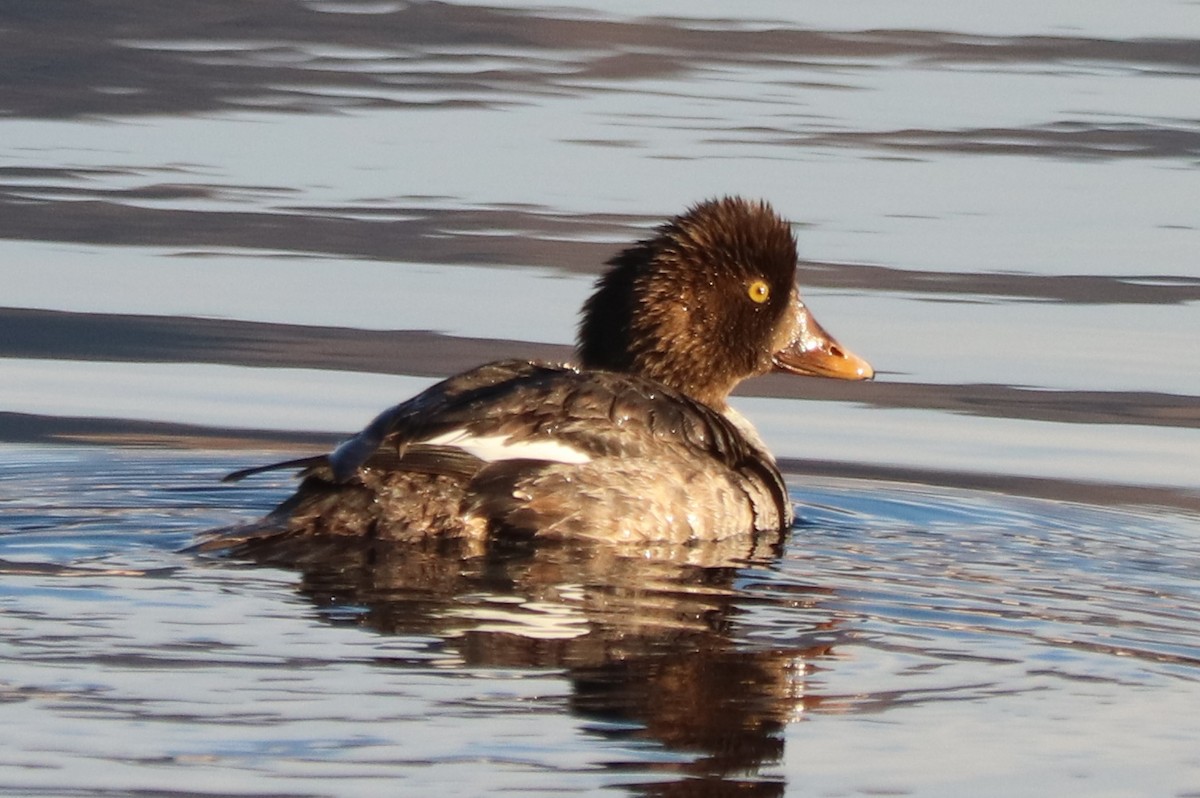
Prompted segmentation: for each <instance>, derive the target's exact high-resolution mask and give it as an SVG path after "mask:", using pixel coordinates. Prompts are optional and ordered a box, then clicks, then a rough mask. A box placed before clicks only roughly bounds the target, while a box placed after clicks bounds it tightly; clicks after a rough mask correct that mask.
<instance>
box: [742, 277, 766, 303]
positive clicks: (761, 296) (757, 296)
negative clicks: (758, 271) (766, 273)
mask: <svg viewBox="0 0 1200 798" xmlns="http://www.w3.org/2000/svg"><path fill="white" fill-rule="evenodd" d="M746 293H747V294H748V295H749V297H750V298H751V299H753V300H754V301H755V302H757V303H758V304H760V305H761V304H762V303H764V302H766V301H767V300H768V299H770V298H771V286H769V285H767V281H766V280H755V281H753V282H752V283H750V285H748V286H746Z"/></svg>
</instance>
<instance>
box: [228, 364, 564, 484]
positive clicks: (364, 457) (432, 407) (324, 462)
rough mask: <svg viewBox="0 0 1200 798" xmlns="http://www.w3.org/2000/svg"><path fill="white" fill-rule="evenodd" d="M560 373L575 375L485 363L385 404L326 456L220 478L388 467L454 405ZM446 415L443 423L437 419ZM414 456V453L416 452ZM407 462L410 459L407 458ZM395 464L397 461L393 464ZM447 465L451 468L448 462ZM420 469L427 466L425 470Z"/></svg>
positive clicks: (340, 474)
mask: <svg viewBox="0 0 1200 798" xmlns="http://www.w3.org/2000/svg"><path fill="white" fill-rule="evenodd" d="M563 372H570V373H574V372H573V369H570V368H568V367H566V366H558V365H550V364H546V363H536V362H531V361H525V360H504V361H498V362H496V363H488V364H486V365H484V366H480V367H479V368H476V369H472V370H471V371H466V372H463V373H462V374H458V375H456V376H453V377H450V378H449V379H445V380H442V381H441V382H439V383H437V384H436V385H432V386H430V387H429V388H427V389H425V390H424V391H422V392H421V393H419V394H417V395H416V396H414V397H413V398H411V399H409V400H407V401H405V402H401V403H400V404H398V405H396V406H395V407H391V408H388V409H387V410H385V411H383V412H382V413H380V414H379V415H378V416H376V417H375V419H374V420H372V421H371V423H370V424H368V425H367V426H366V427H365V428H364V429H363V430H362V432H359V433H358V434H357V435H355V436H354V437H352V438H348V439H346V440H345V441H343V442H342V443H341V444H339V445H338V447H337V448H336V449H334V450H333V451H332V452H331V453H329V454H328V455H324V454H322V455H316V456H313V457H301V458H296V459H293V460H284V461H282V462H278V463H271V464H270V465H263V466H254V467H251V468H244V469H241V470H239V471H234V472H233V473H231V474H228V475H226V476H225V478H224V479H223V481H224V482H237V481H239V480H242V479H245V478H246V477H249V476H253V475H255V474H262V473H266V472H269V471H284V470H289V469H302V470H303V471H304V472H305V473H310V472H313V471H316V470H320V469H323V468H328V469H330V470H331V472H332V476H333V479H334V480H335V481H338V482H344V481H346V480H347V479H349V478H350V477H351V476H353V475H354V472H355V471H357V470H358V469H359V468H360V467H362V466H363V465H364V464H366V463H367V461H368V460H370V459H372V458H377V459H378V460H382V461H385V462H381V463H380V466H381V467H388V465H389V463H387V462H386V461H388V460H391V461H397V460H398V458H399V457H400V455H402V454H404V453H405V449H406V448H407V446H408V444H409V443H411V442H413V441H417V440H420V438H422V437H429V436H431V435H436V434H437V433H438V432H439V431H440V430H443V429H452V428H454V426H455V421H454V419H456V418H457V417H459V416H461V412H460V413H454V412H452V411H454V409H455V408H459V407H462V406H463V405H464V404H466V405H476V404H478V403H480V402H486V401H487V400H488V399H489V398H494V397H496V396H497V395H499V394H501V393H502V392H504V391H505V390H506V386H508V384H509V383H511V382H513V381H520V380H522V379H524V378H527V377H534V376H546V375H553V374H559V373H563ZM441 419H447V421H446V422H445V423H439V420H441ZM385 440H386V441H387V442H388V444H389V446H390V448H391V449H392V452H391V454H390V456H389V455H388V454H387V453H383V452H381V451H380V449H381V447H382V446H383V444H384V442H385ZM412 454H414V455H416V454H417V453H416V452H413V453H412ZM412 459H413V462H414V464H420V463H424V464H425V465H429V466H430V467H431V468H437V467H438V466H436V465H431V463H432V461H431V457H430V452H425V453H424V455H423V456H422V457H421V458H412ZM405 462H406V464H407V463H408V462H409V460H408V459H406V460H405ZM391 465H392V467H395V465H396V463H395V462H393V463H391ZM450 467H453V465H452V464H451V466H450ZM418 470H426V469H424V468H421V469H418Z"/></svg>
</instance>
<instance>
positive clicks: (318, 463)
mask: <svg viewBox="0 0 1200 798" xmlns="http://www.w3.org/2000/svg"><path fill="white" fill-rule="evenodd" d="M328 465H329V457H328V456H327V455H324V454H319V455H316V456H315V457H298V458H296V459H295V460H284V461H283V462H282V463H271V464H270V465H264V466H253V467H251V468H243V469H240V470H238V471H234V472H233V473H232V474H226V475H225V476H224V477H222V478H221V481H222V482H240V481H241V480H243V479H245V478H246V477H252V476H254V475H255V474H264V473H266V472H268V471H286V470H288V469H291V468H299V469H309V468H320V467H322V466H328Z"/></svg>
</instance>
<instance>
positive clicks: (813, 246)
mask: <svg viewBox="0 0 1200 798" xmlns="http://www.w3.org/2000/svg"><path fill="white" fill-rule="evenodd" d="M1196 31H1200V7H1197V6H1196V4H1195V3H1189V2H1183V1H1182V0H1155V2H1151V3H1140V4H1132V3H1125V2H1105V3H1097V4H1092V5H1091V6H1089V8H1088V13H1087V14H1081V13H1080V10H1079V8H1078V7H1077V6H1076V5H1074V4H1071V3H1064V2H1038V3H1032V2H1021V3H1017V4H1015V5H1014V4H1008V5H1006V6H1004V7H1003V11H999V10H995V9H985V8H979V7H974V6H971V5H967V4H959V3H947V2H936V3H923V4H921V5H920V7H919V8H917V7H906V6H903V5H897V4H895V3H883V2H874V1H872V2H861V3H855V4H849V5H847V4H817V5H815V6H814V5H812V4H806V5H796V4H792V3H777V2H771V3H757V4H754V6H753V8H748V9H742V8H740V7H739V8H737V9H733V8H730V7H727V4H723V5H720V6H717V5H715V4H703V3H702V4H692V5H690V6H688V7H687V8H686V9H684V8H680V7H677V4H668V3H657V2H654V3H649V4H647V3H645V2H639V3H622V4H607V5H605V6H604V7H603V8H599V7H596V6H594V5H591V4H588V3H586V2H577V3H564V4H558V5H556V6H554V7H532V6H529V5H528V4H526V3H519V2H503V3H493V4H489V5H487V6H477V5H472V4H467V3H411V4H409V3H374V2H367V3H362V2H338V1H336V0H330V1H329V2H297V1H296V0H263V1H262V2H256V3H254V4H245V3H241V2H234V0H228V1H226V0H218V1H217V2H208V3H204V4H199V5H194V6H180V5H178V4H171V6H170V8H169V9H168V7H167V5H165V4H156V3H147V2H145V0H117V1H116V2H108V3H105V4H103V5H97V6H86V7H84V6H80V4H78V3H69V2H53V1H47V0H43V1H42V2H39V3H37V4H25V5H13V4H10V5H9V6H6V7H5V8H4V9H3V10H0V67H3V68H0V141H3V143H4V146H3V149H2V150H0V561H2V562H0V595H2V596H3V599H2V600H3V604H2V605H0V606H2V607H3V612H4V614H3V616H0V630H2V631H0V647H2V648H3V652H4V661H5V665H4V666H3V668H2V669H0V704H2V705H3V707H4V710H3V711H4V720H5V723H4V724H2V725H0V728H2V729H3V731H0V736H2V737H3V745H2V746H0V750H3V751H4V753H3V754H2V755H0V790H2V791H5V792H9V793H12V794H22V795H25V794H46V795H62V794H69V795H110V794H114V793H122V794H123V793H129V792H135V791H142V792H145V793H147V794H184V793H186V794H203V795H230V794H238V795H245V794H261V795H334V794H337V795H346V794H364V795H365V794H378V793H379V792H380V791H382V790H391V791H400V792H412V793H413V794H423V793H429V792H435V791H436V792H439V793H445V794H461V795H474V794H479V793H482V792H485V791H499V790H512V791H520V792H523V793H525V792H533V793H536V792H538V791H541V792H545V793H554V794H559V793H561V792H569V791H578V792H608V791H614V792H619V793H629V792H634V793H640V794H653V795H678V794H704V795H716V794H724V793H726V792H733V791H737V790H745V791H749V792H750V793H751V794H762V795H776V794H786V793H791V794H827V795H847V794H863V793H867V794H871V793H880V792H883V793H889V794H891V793H900V794H909V793H911V794H921V795H961V794H964V793H970V794H973V795H985V794H996V795H1000V794H1004V795H1008V794H1013V793H1021V794H1046V795H1051V794H1053V795H1058V794H1063V793H1070V794H1075V793H1085V794H1089V795H1130V794H1154V795H1195V794H1200V758H1198V757H1197V755H1196V753H1195V752H1196V751H1198V750H1200V728H1198V726H1197V721H1196V720H1195V719H1194V715H1195V713H1194V712H1191V711H1189V710H1190V708H1191V707H1192V706H1195V705H1196V704H1197V700H1196V699H1197V696H1196V684H1197V677H1198V675H1200V669H1198V667H1197V664H1198V660H1200V656H1198V651H1200V635H1198V634H1197V632H1196V629H1197V628H1198V626H1197V620H1200V619H1198V617H1197V616H1198V615H1200V595H1198V594H1200V568H1198V567H1197V566H1198V565H1200V563H1198V541H1200V521H1198V520H1197V518H1198V516H1197V512H1200V457H1198V455H1197V452H1200V376H1198V375H1200V369H1197V368H1196V364H1197V357H1196V346H1195V342H1196V340H1197V336H1198V335H1200V310H1198V303H1200V267H1198V266H1197V259H1196V252H1197V244H1198V241H1200V239H1198V238H1197V222H1196V213H1195V208H1196V198H1197V197H1200V171H1198V170H1197V168H1196V167H1197V164H1198V160H1200V120H1198V118H1197V117H1196V114H1195V112H1194V111H1193V110H1192V109H1193V108H1194V107H1195V100H1194V98H1195V96H1196V89H1197V78H1198V77H1200V43H1198V42H1197V39H1196V35H1195V32H1196ZM726 193H736V194H743V195H747V196H751V197H763V198H765V199H768V200H770V201H771V202H772V203H773V204H774V205H775V207H776V208H777V209H778V210H779V211H780V212H781V213H782V214H784V215H785V216H786V217H787V218H788V219H790V220H792V221H793V223H794V225H795V229H796V233H797V238H798V241H799V245H800V250H801V254H802V258H803V262H802V264H801V272H800V280H801V283H802V286H803V288H804V292H805V295H806V299H807V300H808V301H809V303H810V305H811V306H812V307H813V308H814V310H815V312H816V313H817V314H818V316H819V317H820V318H821V320H822V323H823V324H824V325H825V326H826V327H828V328H829V329H830V330H831V331H833V332H835V334H837V335H838V337H839V338H840V339H842V340H843V341H844V342H845V343H846V344H847V345H849V346H851V347H852V348H854V349H855V350H856V351H858V352H860V353H862V354H863V355H865V356H866V357H868V358H869V359H870V360H871V361H872V363H873V364H874V365H875V366H876V367H877V369H878V371H879V378H878V379H877V381H876V382H875V383H873V384H868V385H862V384H845V383H833V382H827V381H813V380H801V379H795V378H790V379H789V378H786V377H782V376H772V377H768V378H763V379H760V380H755V381H752V382H751V383H749V384H747V385H745V386H744V388H743V390H742V391H741V395H740V396H739V397H737V399H736V402H737V404H738V406H739V408H740V409H742V411H743V412H744V413H746V415H748V416H749V417H751V418H752V419H753V420H754V421H755V423H756V424H757V425H758V426H759V428H760V429H761V431H762V433H763V436H764V437H765V439H766V440H767V441H768V442H769V443H770V445H771V447H772V449H773V450H774V451H776V452H777V453H778V454H779V455H780V457H781V459H782V461H783V463H784V465H785V466H786V470H787V471H788V472H789V484H790V486H791V488H792V491H793V498H794V499H795V501H796V502H797V503H798V506H799V515H800V521H799V522H798V525H797V527H796V529H794V530H793V532H792V535H791V537H790V538H789V540H788V542H787V543H786V545H785V546H784V547H783V548H782V549H779V550H771V551H761V550H757V549H756V548H754V547H752V546H741V547H740V548H739V547H738V546H736V545H735V546H728V547H717V548H716V549H711V548H705V547H694V548H689V549H684V550H674V551H672V550H652V551H639V552H629V551H615V550H592V549H586V550H581V549H569V548H568V549H564V548H558V549H546V550H537V551H523V550H498V551H492V552H477V551H454V550H440V549H437V548H436V547H435V548H432V549H430V550H418V551H407V552H403V553H400V552H387V553H382V556H381V553H379V552H375V553H370V552H362V551H339V552H325V553H323V555H322V556H320V557H311V558H309V561H306V562H297V561H290V562H287V563H282V564H278V563H277V564H276V565H275V566H270V565H262V564H259V565H252V564H246V563H235V562H231V561H223V560H220V559H211V558H209V559H205V558H198V557H196V556H194V555H189V554H185V553H181V552H180V549H181V548H183V547H184V546H186V545H187V544H188V543H189V542H191V541H192V540H193V539H194V538H195V536H196V535H197V534H198V533H199V532H201V531H203V530H205V529H208V528H211V527H214V526H220V525H224V524H229V523H236V522H238V521H240V520H245V519H250V518H253V517H255V516H257V515H259V514H261V513H263V512H265V511H266V510H268V509H270V508H271V507H272V506H273V505H274V504H275V503H276V502H277V501H279V500H280V499H281V498H282V497H283V496H285V495H286V493H287V489H288V486H289V484H290V483H288V482H287V479H286V477H280V478H279V479H264V480H260V481H258V482H255V483H252V484H248V485H242V486H237V487H230V486H223V485H220V484H219V483H218V481H217V480H218V478H219V476H220V475H221V474H222V473H224V472H226V471H228V470H232V469H234V468H238V467H241V466H244V465H247V464H252V463H256V462H265V461H267V460H270V459H271V458H273V457H282V456H289V455H291V454H292V453H294V452H308V451H314V450H317V449H319V448H322V447H326V446H329V445H331V444H332V443H333V442H335V441H336V440H338V438H339V437H340V436H343V435H345V434H346V433H349V432H351V431H353V430H355V429H357V428H358V427H359V426H361V425H362V424H363V423H365V422H366V421H367V420H369V419H370V418H371V417H372V416H373V415H374V414H375V412H376V411H378V410H379V409H381V408H382V407H385V406H387V405H390V404H392V403H394V402H395V401H397V400H399V399H400V398H403V397H404V396H407V395H410V394H411V393H412V392H414V391H416V390H419V389H420V388H421V387H423V386H425V385H428V384H429V383H430V382H431V381H432V380H434V379H436V378H439V377H441V376H445V375H446V374H449V373H453V372H456V371H458V370H461V369H464V368H468V367H470V366H473V365H476V364H478V363H481V362H485V361H487V360H490V359H494V358H499V357H513V356H526V357H543V358H550V359H561V358H567V357H570V354H571V351H570V343H571V341H572V338H573V334H574V322H575V313H576V310H577V308H578V305H579V303H580V302H581V301H582V299H583V298H584V297H585V296H586V295H587V292H588V290H589V288H590V285H591V283H592V281H593V279H594V277H595V275H596V274H597V273H598V272H599V271H600V269H601V268H602V264H603V262H604V261H605V260H606V259H607V258H609V257H611V256H612V254H613V253H614V252H615V251H616V249H618V248H619V247H620V246H621V244H623V243H625V242H629V241H631V240H634V239H637V238H638V237H641V236H643V235H645V234H646V232H647V231H648V230H649V229H650V228H651V227H652V226H653V225H655V224H657V223H659V222H660V221H662V220H663V219H664V218H666V217H668V216H670V215H672V214H674V213H677V212H679V211H680V210H682V209H683V208H685V207H687V206H688V205H690V204H692V203H694V202H696V201H699V200H701V199H704V198H707V197H712V196H718V195H722V194H726ZM284 566H286V567H284Z"/></svg>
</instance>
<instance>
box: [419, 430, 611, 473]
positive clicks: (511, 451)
mask: <svg viewBox="0 0 1200 798" xmlns="http://www.w3.org/2000/svg"><path fill="white" fill-rule="evenodd" d="M422 443H428V444H430V445H432V446H453V447H455V448H457V449H462V450H463V451H464V452H467V453H468V454H472V455H474V456H476V457H478V458H479V459H480V460H483V461H484V462H487V463H494V462H496V461H497V460H545V461H547V462H551V463H574V464H576V465H578V464H582V463H590V462H592V458H591V456H590V455H588V454H587V453H586V452H581V451H579V450H578V449H576V448H575V447H573V446H568V445H567V444H565V443H562V442H560V441H550V440H543V441H513V440H512V438H511V437H510V436H508V435H474V434H472V433H470V432H467V431H466V430H465V429H453V430H450V431H449V432H443V433H442V434H441V435H438V436H437V437H435V438H430V439H429V440H427V441H422Z"/></svg>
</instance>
